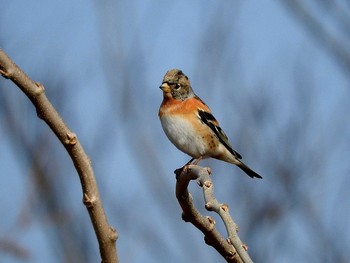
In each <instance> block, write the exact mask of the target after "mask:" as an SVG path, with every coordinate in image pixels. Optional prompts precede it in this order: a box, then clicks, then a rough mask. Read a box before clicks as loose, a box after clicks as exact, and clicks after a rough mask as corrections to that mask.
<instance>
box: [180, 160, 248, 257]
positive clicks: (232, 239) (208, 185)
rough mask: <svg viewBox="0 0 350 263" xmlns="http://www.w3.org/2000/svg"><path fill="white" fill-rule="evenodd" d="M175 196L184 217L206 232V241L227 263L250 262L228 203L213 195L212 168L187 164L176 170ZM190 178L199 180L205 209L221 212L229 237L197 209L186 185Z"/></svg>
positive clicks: (211, 219) (212, 220)
mask: <svg viewBox="0 0 350 263" xmlns="http://www.w3.org/2000/svg"><path fill="white" fill-rule="evenodd" d="M175 174H176V179H177V183H176V197H177V199H178V201H179V204H180V206H181V208H182V211H183V215H182V217H183V220H184V221H186V222H191V223H192V224H193V225H194V226H196V227H197V228H198V229H199V230H200V231H202V233H203V234H204V239H205V242H206V243H207V244H208V245H211V246H213V247H214V248H215V249H216V250H217V251H218V252H219V253H220V254H221V255H222V256H223V257H224V258H225V259H226V261H227V262H236V263H238V262H239V263H251V262H252V260H251V259H250V257H249V255H248V252H247V246H246V245H245V244H243V243H242V241H241V240H240V239H239V237H238V235H237V225H236V223H235V222H234V221H233V219H232V217H231V216H230V214H229V209H228V205H226V204H220V203H219V202H218V201H217V200H216V198H215V196H214V186H213V182H212V180H211V179H210V170H209V169H208V168H202V167H200V166H197V165H187V166H185V167H184V168H183V169H178V170H176V171H175ZM191 180H197V181H198V184H199V185H200V186H201V187H202V189H203V195H204V199H205V208H206V209H207V210H208V211H214V212H216V213H218V214H219V215H220V217H221V219H222V221H223V222H224V224H225V227H226V231H227V234H228V238H227V239H225V238H223V237H222V236H221V234H220V233H219V231H218V230H217V229H216V227H215V221H214V219H213V218H211V217H207V216H203V215H201V214H200V213H199V211H198V210H197V209H196V208H195V206H194V204H193V201H192V196H191V194H190V193H189V192H188V190H187V188H188V185H189V183H190V181H191Z"/></svg>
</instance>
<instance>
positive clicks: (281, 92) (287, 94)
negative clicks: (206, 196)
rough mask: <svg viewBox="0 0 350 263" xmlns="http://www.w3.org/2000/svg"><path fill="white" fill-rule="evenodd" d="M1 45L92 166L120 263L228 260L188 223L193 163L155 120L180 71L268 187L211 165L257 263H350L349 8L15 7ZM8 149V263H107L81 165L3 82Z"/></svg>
mask: <svg viewBox="0 0 350 263" xmlns="http://www.w3.org/2000/svg"><path fill="white" fill-rule="evenodd" d="M0 33H1V34H0V47H1V48H2V49H4V51H5V52H6V53H7V54H8V55H9V56H10V57H11V58H12V59H13V60H14V61H15V62H16V63H17V64H18V65H19V66H20V67H21V68H22V69H23V70H24V71H25V72H26V73H27V74H28V75H29V76H30V77H31V78H32V79H33V80H35V81H39V82H40V83H42V84H43V85H44V86H45V89H46V94H47V96H48V98H49V99H50V100H51V102H52V104H53V105H54V106H55V108H56V109H57V110H58V112H59V113H60V114H61V116H62V117H63V119H64V120H65V122H66V123H67V124H68V126H69V127H70V128H71V129H72V130H73V131H74V132H76V133H77V135H78V138H79V139H80V141H81V143H82V145H83V146H84V148H85V150H86V152H87V153H88V155H89V156H90V157H91V160H92V164H93V167H94V170H95V175H96V178H97V182H98V185H99V189H100V194H101V198H102V200H103V204H104V208H105V210H106V214H107V216H108V219H109V223H110V224H111V225H113V226H114V227H116V229H117V230H118V233H119V239H118V241H117V248H118V254H119V258H120V262H129V263H133V262H224V260H223V259H222V258H221V256H219V255H218V253H217V252H216V251H215V250H214V249H213V248H211V247H209V246H207V245H206V244H204V241H203V235H202V234H201V232H200V231H199V230H197V229H196V228H195V227H193V226H192V225H190V224H188V223H185V222H183V221H182V220H181V210H180V207H179V205H178V203H177V200H176V198H175V194H174V188H175V176H174V174H173V171H174V170H175V169H176V168H179V167H181V166H182V165H183V164H184V163H186V162H187V161H188V160H189V157H188V156H186V155H185V154H183V153H181V152H180V151H178V150H177V149H176V148H175V147H174V146H173V145H172V144H171V143H170V142H169V141H168V140H167V138H166V136H165V135H164V133H163V131H162V128H161V126H160V122H159V120H158V116H157V114H158V108H159V105H160V103H161V100H162V93H161V91H160V90H159V88H158V87H159V85H160V84H161V81H162V78H163V76H164V74H165V72H166V71H167V70H169V69H171V68H180V69H182V70H183V71H184V72H185V74H187V75H188V76H189V78H190V80H191V83H192V86H193V88H194V91H195V92H196V93H197V95H198V96H200V97H201V98H202V99H203V100H204V101H205V102H206V103H207V104H208V105H210V107H211V109H212V111H213V113H214V115H215V116H216V117H217V119H218V120H219V121H220V123H221V126H222V128H223V129H224V130H225V132H226V133H227V135H228V137H229V138H230V140H231V143H232V145H233V146H234V148H235V149H236V150H237V151H238V152H239V153H240V154H241V155H242V156H243V160H244V161H245V162H246V163H247V164H248V165H249V166H250V167H251V168H253V169H254V170H256V171H257V172H258V173H260V174H261V175H262V176H263V177H264V179H263V180H252V179H250V178H249V177H247V176H246V175H245V174H244V173H243V172H242V171H241V170H239V169H238V168H236V167H234V166H232V165H230V164H227V163H224V162H220V161H217V160H206V161H203V162H202V163H201V164H202V166H210V167H211V168H212V170H213V181H214V184H215V193H216V197H217V199H218V200H219V201H220V202H225V203H227V204H229V206H230V208H231V210H230V211H231V215H232V216H233V218H234V220H235V221H236V222H237V223H238V225H239V236H240V238H241V239H242V240H243V241H244V242H245V243H246V244H247V245H248V247H249V254H250V256H251V257H252V259H253V260H254V261H255V262H276V263H277V262H278V263H280V262H286V263H288V262H308V263H309V262H350V261H349V256H348V253H347V252H348V251H347V250H348V248H349V244H350V230H349V226H348V225H349V222H350V201H349V200H350V199H349V191H348V189H347V188H348V187H349V185H350V177H349V172H350V162H349V158H348V157H349V151H350V140H349V139H350V123H349V116H350V103H349V95H350V94H349V90H350V87H349V76H350V4H349V2H348V1H345V0H336V1H321V0H310V1H302V0H295V1H292V0H290V1H288V0H286V1H243V0H237V1H211V0H210V1H191V2H189V1H152V0H147V1H142V0H131V1H111V0H104V1H99V2H98V1H95V2H93V1H83V0H77V1H43V0H40V1H32V2H31V3H28V2H25V1H6V4H5V3H3V4H2V5H1V9H0ZM0 138H1V139H0V140H1V141H0V142H1V143H0V174H1V184H0V199H1V200H2V201H1V202H0V209H1V216H0V261H1V262H99V261H100V257H99V250H98V245H97V241H96V238H95V234H94V232H93V229H92V226H91V223H90V219H89V216H88V213H87V211H86V209H85V207H84V205H83V204H82V191H81V186H80V182H79V178H78V175H77V173H76V171H75V170H74V167H73V165H72V162H71V160H70V159H69V157H68V155H67V153H66V152H65V150H64V148H63V146H62V145H61V144H60V143H59V142H58V140H57V138H56V137H55V136H54V135H53V133H52V132H51V131H50V130H49V128H48V127H47V126H46V124H45V123H44V122H42V121H41V120H40V119H38V118H37V116H36V112H35V109H34V107H33V106H32V105H31V103H30V101H29V100H28V99H27V98H26V97H25V96H24V94H22V92H21V91H20V90H19V89H18V88H17V87H15V86H14V85H13V84H12V83H11V82H10V81H8V80H5V79H3V78H0ZM190 190H191V192H192V193H193V195H194V198H195V202H196V204H197V206H198V207H199V208H200V211H202V212H203V213H205V214H209V213H208V212H206V211H205V210H204V208H203V206H204V203H203V200H202V193H201V189H200V188H199V187H198V186H197V185H196V184H195V183H193V184H191V187H190ZM212 216H214V215H212ZM215 219H216V222H217V224H218V227H219V228H220V231H221V232H222V233H223V234H225V231H224V228H223V226H222V223H220V220H219V219H218V218H217V217H215Z"/></svg>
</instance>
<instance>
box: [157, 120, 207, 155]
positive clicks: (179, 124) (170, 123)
mask: <svg viewBox="0 0 350 263" xmlns="http://www.w3.org/2000/svg"><path fill="white" fill-rule="evenodd" d="M160 121H161V124H162V127H163V130H164V132H165V134H166V135H167V137H168V138H169V140H170V141H171V142H172V143H173V144H174V145H175V146H176V147H177V148H178V149H179V150H181V151H183V152H184V153H187V154H188V155H190V156H191V157H194V158H199V157H200V156H202V157H206V156H205V153H206V152H207V149H206V144H204V143H203V138H202V137H201V136H200V135H199V133H198V131H196V130H195V129H194V127H193V126H192V125H191V123H189V122H188V121H184V118H183V117H176V116H171V117H168V116H164V115H163V116H162V117H161V118H160Z"/></svg>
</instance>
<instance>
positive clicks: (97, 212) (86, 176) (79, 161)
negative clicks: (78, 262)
mask: <svg viewBox="0 0 350 263" xmlns="http://www.w3.org/2000/svg"><path fill="white" fill-rule="evenodd" d="M0 73H1V75H2V76H3V77H5V78H8V79H10V80H12V81H13V82H14V83H15V84H16V85H17V86H18V87H19V88H20V89H21V90H22V91H23V92H24V93H25V94H26V96H27V97H28V98H29V99H30V100H31V102H32V103H33V104H34V106H35V108H36V111H37V115H38V117H39V118H40V119H42V120H44V121H45V122H46V124H47V125H48V126H49V127H50V128H51V130H52V131H53V132H54V133H55V134H56V136H57V137H58V139H59V140H60V141H61V143H62V144H63V145H64V147H65V148H66V150H67V152H68V154H69V155H70V157H71V159H72V161H73V164H74V166H75V169H76V170H77V172H78V174H79V178H80V182H81V185H82V191H83V202H84V204H85V206H86V208H87V210H88V212H89V215H90V219H91V222H92V225H93V227H94V230H95V234H96V236H97V240H98V243H99V247H100V254H101V259H102V262H106V263H107V262H118V256H117V249H116V240H117V238H118V234H117V232H116V230H115V229H114V228H113V227H111V226H110V225H109V224H108V220H107V217H106V215H105V212H104V209H103V206H102V201H101V199H100V196H99V192H98V188H97V183H96V180H95V176H94V172H93V169H92V166H91V162H90V159H89V157H88V156H87V154H86V153H85V151H84V149H83V147H82V146H81V144H80V142H79V140H78V139H77V136H76V134H74V133H73V132H72V131H70V129H69V128H68V127H67V125H66V124H65V123H64V122H63V120H62V118H61V117H60V116H59V114H58V113H57V111H56V110H55V108H54V107H53V106H52V104H51V103H50V101H49V100H48V98H47V97H46V95H45V89H44V87H43V86H42V85H41V84H40V83H37V82H34V81H33V80H31V79H30V78H29V77H28V76H27V75H26V74H25V73H24V72H23V71H22V70H21V69H20V68H19V67H18V66H17V65H16V64H15V63H14V62H13V61H12V60H11V59H10V58H9V57H8V56H7V55H6V54H5V52H4V51H3V50H2V49H0Z"/></svg>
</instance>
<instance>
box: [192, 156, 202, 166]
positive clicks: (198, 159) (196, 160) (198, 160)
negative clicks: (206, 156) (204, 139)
mask: <svg viewBox="0 0 350 263" xmlns="http://www.w3.org/2000/svg"><path fill="white" fill-rule="evenodd" d="M202 159H203V157H202V156H200V157H199V158H197V159H195V160H194V158H192V160H191V161H193V160H194V162H193V163H192V164H193V165H197V164H198V163H199V162H200V161H201V160H202Z"/></svg>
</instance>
